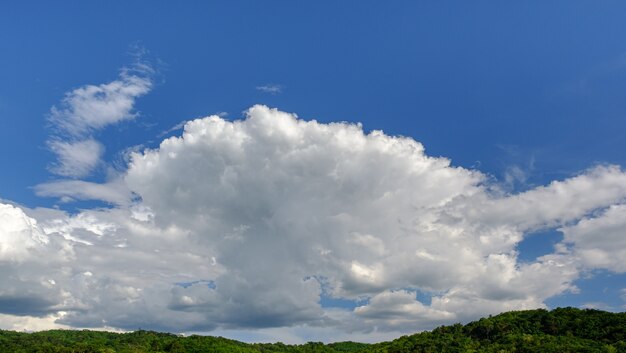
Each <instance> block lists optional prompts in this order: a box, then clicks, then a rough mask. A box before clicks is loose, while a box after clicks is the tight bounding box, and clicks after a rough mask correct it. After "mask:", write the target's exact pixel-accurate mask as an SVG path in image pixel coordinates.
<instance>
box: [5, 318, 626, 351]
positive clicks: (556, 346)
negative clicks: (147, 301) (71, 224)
mask: <svg viewBox="0 0 626 353" xmlns="http://www.w3.org/2000/svg"><path fill="white" fill-rule="evenodd" d="M0 352H238V353H248V352H250V353H272V352H275V353H278V352H288V353H318V352H319V353H357V352H359V353H404V352H407V353H408V352H433V353H434V352H437V353H439V352H494V353H503V352H517V353H525V352H542V353H543V352H546V353H550V352H555V353H556V352H558V353H568V352H626V313H609V312H604V311H599V310H580V309H574V308H563V309H555V310H553V311H547V310H528V311H516V312H508V313H504V314H500V315H497V316H494V317H489V318H483V319H480V320H479V321H475V322H472V323H469V324H467V325H461V324H456V325H452V326H442V327H439V328H437V329H435V330H433V331H431V332H422V333H418V334H414V335H411V336H403V337H400V338H398V339H396V340H393V341H391V342H382V343H377V344H372V345H368V344H364V343H356V342H339V343H331V344H322V343H318V342H309V343H307V344H303V345H286V344H282V343H272V344H267V343H263V344H260V343H258V344H246V343H242V342H238V341H234V340H229V339H225V338H221V337H209V336H196V335H194V336H189V337H182V336H177V335H173V334H168V333H158V332H151V331H135V332H131V333H125V334H118V333H111V332H97V331H87V330H84V331H71V330H52V331H44V332H35V333H22V332H13V331H0Z"/></svg>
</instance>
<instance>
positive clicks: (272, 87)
mask: <svg viewBox="0 0 626 353" xmlns="http://www.w3.org/2000/svg"><path fill="white" fill-rule="evenodd" d="M256 89H257V90H258V91H261V92H265V93H270V94H278V93H281V92H282V91H283V86H282V85H276V84H266V85H263V86H256Z"/></svg>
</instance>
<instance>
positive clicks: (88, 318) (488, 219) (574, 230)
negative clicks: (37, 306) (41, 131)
mask: <svg viewBox="0 0 626 353" xmlns="http://www.w3.org/2000/svg"><path fill="white" fill-rule="evenodd" d="M119 182H120V183H122V184H123V187H124V188H127V189H128V190H132V191H133V192H134V193H135V194H136V195H138V197H140V199H139V200H138V201H137V202H136V203H135V204H133V205H130V206H119V207H117V208H113V209H102V210H90V211H84V212H82V213H79V214H77V215H72V216H70V215H67V214H64V213H62V212H60V211H55V210H43V209H35V210H27V209H24V210H19V209H17V208H15V207H13V206H9V207H13V208H12V209H11V210H13V211H11V212H5V214H7V215H8V216H5V217H10V218H11V219H12V221H11V222H13V223H15V224H18V223H19V222H22V223H19V224H20V225H19V227H17V228H19V229H18V231H8V230H5V229H0V236H2V237H3V238H2V239H3V240H2V241H3V243H2V244H5V243H6V244H12V245H10V246H9V245H8V246H6V248H7V249H11V250H10V253H9V252H8V251H9V250H7V254H9V255H4V257H2V258H0V260H1V261H2V264H6V266H13V265H11V264H14V263H16V261H22V263H24V262H27V263H31V262H32V263H36V260H35V259H34V258H33V259H32V260H31V258H29V257H28V256H27V255H28V254H29V253H32V252H33V251H44V252H46V251H47V252H48V253H49V254H55V253H59V251H60V250H59V249H64V250H63V251H64V253H63V254H65V255H63V256H57V260H55V261H57V262H54V263H53V265H51V266H48V268H46V269H41V274H40V275H39V277H38V278H36V279H35V278H28V279H27V280H26V281H24V283H30V285H32V286H33V288H37V290H34V289H33V290H32V292H33V293H34V294H33V295H32V296H31V297H32V298H35V299H36V298H47V299H46V300H52V301H53V302H52V303H48V304H46V305H43V307H44V308H46V310H48V311H45V310H44V311H42V312H41V313H39V314H38V315H44V314H46V313H48V314H49V315H58V316H55V318H56V321H57V323H60V324H65V325H69V326H76V327H103V326H106V327H117V328H123V329H134V328H137V327H142V328H157V329H164V330H173V331H202V330H213V329H219V330H241V329H259V328H268V327H270V328H271V327H309V328H311V330H312V331H311V332H318V331H315V330H320V329H321V328H328V327H331V328H333V330H335V331H336V332H356V333H358V332H371V331H372V330H376V331H378V332H384V331H394V332H410V331H414V330H418V329H426V328H430V327H432V326H434V325H438V324H441V323H450V322H455V321H465V320H469V319H474V318H476V317H478V316H482V315H485V314H490V313H495V312H499V311H502V310H511V309H522V308H533V307H541V306H544V301H545V300H546V299H547V298H550V297H553V296H555V295H559V294H561V293H564V292H566V291H568V290H575V287H574V286H573V282H574V281H575V280H576V279H577V278H578V277H579V276H580V273H581V271H583V270H584V269H587V268H605V269H608V270H612V271H618V272H623V271H624V269H623V267H620V266H621V265H620V263H619V262H617V261H615V260H611V259H612V257H611V256H614V255H615V254H622V253H623V252H624V249H626V245H624V242H623V234H622V229H624V227H623V222H622V221H621V219H622V218H623V217H620V215H622V214H623V213H624V206H623V205H622V203H623V201H624V199H625V197H626V173H624V172H623V171H622V170H621V169H620V168H619V167H616V166H599V167H595V168H592V169H590V170H587V171H585V172H583V173H581V174H580V175H577V176H573V177H572V178H569V179H566V180H563V181H555V182H552V183H551V184H549V185H546V186H543V187H538V188H536V189H532V190H529V191H527V192H524V193H519V194H507V193H505V192H503V191H502V190H500V189H498V188H497V186H496V185H492V184H490V183H489V182H488V178H487V177H486V176H485V175H483V174H482V173H480V172H479V171H475V170H468V169H464V168H459V167H453V166H451V164H450V161H449V160H447V159H445V158H441V157H438V158H435V157H430V156H428V155H427V154H426V153H425V150H424V148H423V146H422V145H421V144H420V143H418V142H416V141H414V140H413V139H410V138H404V137H392V136H388V135H385V134H384V133H382V132H380V131H373V132H370V133H364V132H363V130H362V128H361V126H359V125H355V124H348V123H332V124H321V123H318V122H315V121H304V120H301V119H298V118H297V117H296V116H295V115H292V114H288V113H284V112H281V111H278V110H275V109H270V108H268V107H265V106H254V107H252V108H251V109H249V110H248V111H247V112H246V117H245V119H243V120H237V121H227V120H225V119H223V118H220V117H218V116H212V117H208V118H204V119H197V120H194V121H191V122H188V123H187V124H186V125H185V129H184V132H183V134H182V136H177V137H171V138H169V139H166V140H164V141H163V142H162V143H161V144H160V146H159V147H158V148H155V149H152V150H146V151H144V152H141V153H135V154H134V155H133V156H132V158H131V161H130V163H129V165H128V169H127V171H126V172H125V175H124V178H123V179H120V181H119ZM15 210H18V211H15ZM20 212H21V213H20ZM26 214H28V216H26ZM20 217H22V218H20ZM24 217H27V218H24ZM13 219H15V220H13ZM20 219H22V220H25V221H19V220H20ZM35 219H36V220H37V221H35ZM16 222H18V223H16ZM7 224H9V223H7ZM553 227H561V228H560V229H561V230H562V231H563V233H564V234H565V237H564V240H563V243H562V244H560V245H559V246H558V247H557V248H556V249H555V251H554V253H552V254H548V255H545V256H543V257H540V258H539V259H537V260H536V261H534V262H520V261H519V260H518V258H517V256H518V252H517V246H518V244H519V243H520V242H521V241H522V240H523V239H524V236H525V234H526V233H528V232H534V231H536V230H539V229H542V228H553ZM7 234H10V235H11V234H13V235H11V236H8V235H7ZM597 234H602V236H597ZM16 236H18V237H23V238H24V239H30V240H28V241H24V242H21V243H19V244H18V246H16V245H14V244H15V242H11V241H12V240H11V239H14V238H15V237H16ZM20 244H21V245H20ZM1 249H4V248H1ZM37 249H44V250H37ZM3 266H4V265H3ZM33 266H35V265H33ZM7 271H9V272H8V273H11V271H13V273H15V272H16V271H18V268H17V266H13V267H10V269H9V270H7ZM20 271H21V270H20ZM46 281H48V282H46ZM50 281H52V282H54V284H51V283H52V282H50ZM35 282H37V283H40V285H35ZM41 283H48V285H47V286H45V285H43V284H41ZM16 286H17V285H16ZM58 288H62V289H58ZM55 291H56V292H55ZM46 293H53V294H54V293H56V296H55V295H47V296H45V294H46ZM31 297H29V298H31ZM6 298H9V296H8V295H7V296H6ZM50 298H52V299H50ZM417 298H420V300H418V299H417ZM424 298H427V299H424ZM332 300H338V301H344V302H345V301H348V302H349V301H354V303H358V305H357V304H355V308H354V309H351V308H336V307H335V308H329V307H327V306H326V305H321V303H323V302H328V301H332ZM1 303H2V301H1V299H0V311H2V310H3V309H2V305H1ZM2 312H3V313H5V314H15V313H10V312H8V311H7V310H4V311H2Z"/></svg>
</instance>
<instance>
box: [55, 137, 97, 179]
mask: <svg viewBox="0 0 626 353" xmlns="http://www.w3.org/2000/svg"><path fill="white" fill-rule="evenodd" d="M48 146H49V147H50V150H52V152H54V153H55V154H56V155H57V160H58V161H57V163H55V164H54V165H53V166H52V168H50V170H51V171H52V172H53V173H54V174H57V175H61V176H66V177H74V178H79V177H84V176H87V175H88V174H89V173H90V172H91V171H92V170H93V169H94V168H95V167H96V166H97V165H98V163H99V162H100V157H101V156H102V154H103V153H104V147H103V146H102V144H100V143H99V142H98V141H96V140H93V139H87V140H82V141H75V142H64V141H60V140H52V141H49V142H48Z"/></svg>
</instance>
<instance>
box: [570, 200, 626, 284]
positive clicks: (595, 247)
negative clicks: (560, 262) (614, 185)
mask: <svg viewBox="0 0 626 353" xmlns="http://www.w3.org/2000/svg"><path fill="white" fill-rule="evenodd" d="M562 231H563V233H564V239H563V243H564V245H565V246H570V247H571V248H572V256H575V257H576V258H577V259H578V261H580V263H581V264H582V265H583V266H585V267H587V268H588V269H607V270H611V271H614V272H617V273H624V272H626V263H625V262H624V260H623V259H624V258H626V205H613V206H611V207H609V208H608V209H606V210H605V211H604V212H602V213H601V214H599V215H597V216H595V217H586V218H584V219H582V220H581V221H580V222H578V223H577V224H575V225H572V226H567V227H564V228H563V229H562Z"/></svg>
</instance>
